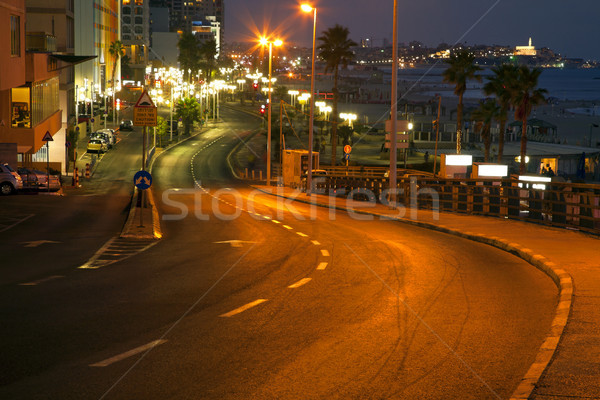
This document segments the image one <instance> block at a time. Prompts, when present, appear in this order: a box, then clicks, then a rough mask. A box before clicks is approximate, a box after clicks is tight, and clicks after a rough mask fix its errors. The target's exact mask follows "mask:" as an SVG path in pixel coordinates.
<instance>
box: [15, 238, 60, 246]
mask: <svg viewBox="0 0 600 400" xmlns="http://www.w3.org/2000/svg"><path fill="white" fill-rule="evenodd" d="M25 243H27V244H25ZM45 243H60V242H55V241H54V240H36V241H34V242H23V244H25V247H38V246H41V245H42V244H45Z"/></svg>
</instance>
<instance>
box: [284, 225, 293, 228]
mask: <svg viewBox="0 0 600 400" xmlns="http://www.w3.org/2000/svg"><path fill="white" fill-rule="evenodd" d="M283 227H284V228H285V229H294V228H292V227H291V226H289V225H283Z"/></svg>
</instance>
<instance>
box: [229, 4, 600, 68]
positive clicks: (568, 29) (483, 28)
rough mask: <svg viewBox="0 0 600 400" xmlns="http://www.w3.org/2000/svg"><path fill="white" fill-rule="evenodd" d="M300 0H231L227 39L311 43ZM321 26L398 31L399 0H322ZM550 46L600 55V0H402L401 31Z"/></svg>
mask: <svg viewBox="0 0 600 400" xmlns="http://www.w3.org/2000/svg"><path fill="white" fill-rule="evenodd" d="M298 4H300V3H299V1H298V0H225V18H226V20H225V25H226V28H225V29H226V33H225V34H226V40H227V41H228V42H231V41H250V40H253V38H255V37H256V34H258V32H270V31H273V30H275V31H277V32H280V34H281V35H283V37H284V38H285V40H286V41H287V42H295V43H298V44H300V45H304V46H310V43H311V40H312V19H311V17H310V16H309V15H307V14H304V13H302V12H301V11H299V6H298ZM314 4H316V6H317V7H318V20H317V33H318V34H320V32H322V31H323V30H324V29H326V28H328V27H330V26H333V25H334V24H335V23H339V24H340V25H343V26H346V27H348V28H349V30H350V37H351V38H352V39H353V40H354V41H356V42H359V41H360V39H362V38H366V37H369V38H371V39H372V40H373V43H374V45H376V46H380V45H381V44H382V43H383V39H384V38H386V39H388V40H389V41H391V39H392V11H393V10H392V8H393V0H316V1H315V3H314ZM529 37H532V38H533V45H534V46H536V48H540V47H549V48H551V49H553V50H554V51H557V52H559V53H560V54H561V55H563V56H566V57H572V58H585V59H592V60H600V0H571V1H569V0H452V1H449V0H413V1H408V0H398V39H399V41H400V42H405V43H408V42H410V41H412V40H418V41H420V42H423V43H424V44H425V45H428V46H437V45H438V44H439V43H442V42H446V43H449V44H454V43H457V42H463V43H464V42H467V44H469V45H472V44H499V45H509V46H516V45H526V44H527V42H528V40H529Z"/></svg>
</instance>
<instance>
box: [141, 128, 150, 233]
mask: <svg viewBox="0 0 600 400" xmlns="http://www.w3.org/2000/svg"><path fill="white" fill-rule="evenodd" d="M147 129H148V128H147V127H146V126H144V129H143V132H144V133H143V134H142V171H145V170H146V131H147ZM145 193H146V191H145V190H142V194H141V196H142V198H141V203H140V226H144V200H145V199H144V197H145V196H144V194H145Z"/></svg>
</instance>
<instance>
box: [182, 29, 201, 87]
mask: <svg viewBox="0 0 600 400" xmlns="http://www.w3.org/2000/svg"><path fill="white" fill-rule="evenodd" d="M199 45H200V43H199V42H198V39H197V38H196V36H195V35H194V34H193V33H190V32H184V33H182V34H181V37H180V38H179V42H177V47H178V48H179V56H177V61H179V65H180V66H181V69H182V70H183V74H184V78H185V79H189V77H190V74H189V70H192V71H197V70H198V67H199V65H200V46H199Z"/></svg>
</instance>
